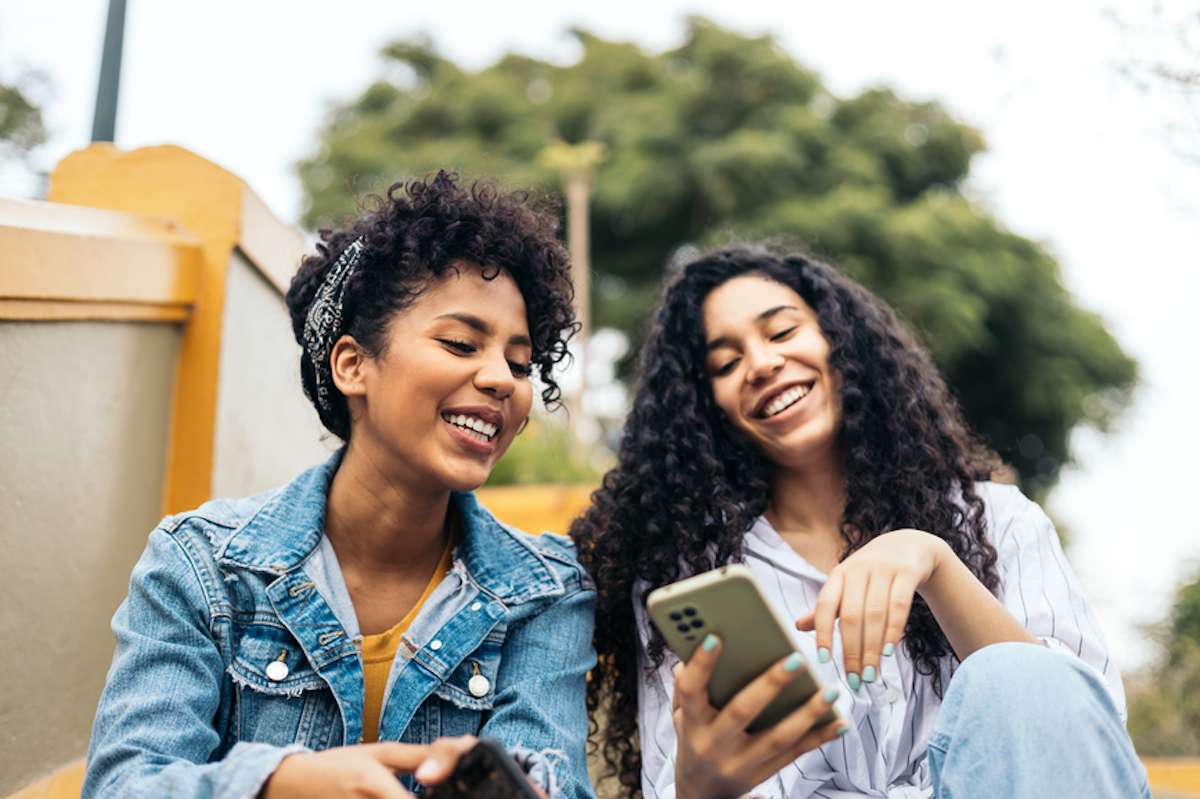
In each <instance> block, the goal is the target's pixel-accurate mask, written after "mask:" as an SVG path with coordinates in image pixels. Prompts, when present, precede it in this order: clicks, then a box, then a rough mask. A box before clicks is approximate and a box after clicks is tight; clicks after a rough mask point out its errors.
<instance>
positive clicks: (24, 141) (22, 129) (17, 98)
mask: <svg viewBox="0 0 1200 799" xmlns="http://www.w3.org/2000/svg"><path fill="white" fill-rule="evenodd" d="M45 141H46V126H45V123H44V122H43V121H42V111H41V109H40V108H38V106H37V104H36V103H34V101H33V100H32V99H31V98H30V97H29V95H28V93H27V92H26V91H23V90H22V88H21V87H20V86H18V85H16V84H12V83H0V154H3V155H4V156H6V157H10V158H18V159H23V158H25V157H26V156H27V155H28V154H29V152H30V151H31V150H33V149H34V148H36V147H38V146H39V145H41V144H43V143H45Z"/></svg>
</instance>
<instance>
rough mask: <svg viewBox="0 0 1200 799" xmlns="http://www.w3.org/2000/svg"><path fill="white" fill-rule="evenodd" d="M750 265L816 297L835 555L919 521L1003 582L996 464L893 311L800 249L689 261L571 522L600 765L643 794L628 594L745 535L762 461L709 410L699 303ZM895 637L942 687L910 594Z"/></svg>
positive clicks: (761, 499)
mask: <svg viewBox="0 0 1200 799" xmlns="http://www.w3.org/2000/svg"><path fill="white" fill-rule="evenodd" d="M746 274H754V275H760V276H762V277H765V278H767V279H769V280H774V281H777V282H779V283H781V284H783V285H785V286H788V287H790V288H792V289H793V290H795V291H796V292H797V293H798V294H799V295H800V296H801V297H802V298H803V299H804V301H805V302H807V303H808V305H809V306H811V307H812V309H813V310H814V311H815V312H816V314H817V318H818V320H819V324H820V328H821V332H822V333H823V334H824V336H825V338H826V339H827V340H828V342H829V345H830V354H829V364H830V368H831V369H833V370H835V371H836V372H837V373H838V374H839V375H840V376H841V381H842V389H841V392H842V395H841V403H842V418H841V422H840V427H839V430H838V434H837V435H838V449H839V452H840V457H841V459H842V466H843V470H844V473H845V477H846V507H845V512H844V515H843V517H842V522H841V531H842V535H843V537H844V539H845V549H844V552H843V555H842V557H843V559H844V558H845V557H846V556H848V555H849V554H850V553H852V552H854V551H855V550H857V549H859V548H860V547H862V546H863V545H864V544H866V543H867V542H868V541H870V540H871V539H872V538H874V537H876V536H878V535H880V534H882V533H885V532H888V531H889V530H894V529H897V528H903V527H915V528H919V529H922V530H927V531H929V532H931V533H933V534H934V535H937V536H939V537H941V538H943V539H944V540H945V541H946V542H947V543H948V544H949V545H950V546H951V548H952V549H953V550H954V552H955V553H956V554H957V555H958V557H959V558H961V559H962V561H963V562H964V563H965V564H966V565H967V567H968V568H969V569H970V570H971V572H972V573H973V574H974V575H975V576H976V577H977V578H979V580H980V581H981V582H982V583H983V584H984V585H985V586H987V587H988V588H989V589H990V590H992V591H993V592H995V590H996V588H997V586H998V585H999V577H998V575H997V572H996V552H995V549H994V548H993V547H992V546H991V545H990V544H989V543H988V542H987V540H986V538H985V537H984V515H983V502H982V500H981V499H980V498H979V497H978V496H977V494H976V493H975V490H974V487H973V486H974V483H975V481H977V480H982V479H987V478H988V477H989V475H990V473H991V472H992V470H993V469H994V468H995V467H996V466H997V464H998V461H997V459H996V458H995V456H994V454H993V453H991V452H990V451H989V450H987V449H986V448H985V447H983V446H982V445H981V444H979V443H978V442H977V441H976V440H975V438H974V437H973V435H972V434H971V433H970V432H969V430H968V428H967V425H966V423H965V421H964V420H963V417H962V414H961V413H960V411H959V409H958V407H957V405H956V404H955V402H954V400H953V399H952V398H951V396H950V393H949V391H948V390H947V388H946V385H945V383H944V381H943V380H942V378H941V376H940V375H939V374H938V372H937V369H936V368H935V367H934V365H933V363H932V361H931V360H930V358H929V356H928V354H927V353H926V352H925V350H924V349H923V348H922V347H921V346H920V345H919V344H917V343H916V341H915V340H914V338H913V337H912V336H911V335H909V333H908V332H907V331H906V330H905V329H904V327H903V326H902V325H901V323H900V322H899V321H898V320H897V318H896V316H895V314H894V313H893V312H892V310H891V309H890V308H889V307H888V306H887V305H886V304H885V303H884V302H883V301H881V300H880V299H878V298H877V297H875V296H874V295H873V294H871V293H870V292H869V291H867V290H866V289H865V288H863V287H862V286H860V285H858V284H857V283H855V282H854V281H852V280H850V279H849V278H848V277H846V276H845V275H843V274H842V273H840V272H839V271H837V270H836V269H834V268H833V267H832V266H829V265H827V264H824V263H821V262H820V261H817V260H814V259H812V258H809V257H806V256H804V255H796V254H788V255H776V254H773V253H771V252H769V251H768V250H766V249H759V248H749V247H735V248H726V249H722V250H718V251H716V252H713V253H711V254H709V255H706V256H703V257H701V258H699V259H698V260H696V261H694V262H692V263H690V264H688V265H687V266H685V267H684V268H683V270H682V272H681V274H679V275H678V276H677V278H676V279H675V280H674V281H673V282H671V283H670V285H669V286H668V287H667V289H666V290H665V293H664V296H663V299H662V303H661V306H660V307H659V310H658V312H657V315H656V317H655V319H654V323H653V326H652V328H651V330H650V333H649V336H648V338H647V341H646V343H645V345H644V348H643V350H642V353H641V361H640V367H639V378H638V383H637V388H636V391H635V395H634V400H633V410H632V412H631V413H630V415H629V417H628V419H627V421H626V423H625V429H624V432H623V434H622V438H621V445H620V450H619V453H618V462H617V466H616V467H615V468H613V469H612V470H611V471H610V472H609V473H608V474H607V475H605V477H604V481H603V484H602V485H601V488H600V489H599V490H598V491H596V493H595V494H594V495H593V496H592V505H591V507H590V508H589V509H588V511H587V512H586V513H585V514H584V515H583V516H581V517H580V518H578V519H577V520H576V521H575V522H574V524H572V526H571V536H572V538H574V540H575V543H576V546H577V547H578V550H579V558H580V561H581V562H582V563H583V564H584V566H585V567H586V568H587V569H588V571H589V572H590V573H591V574H592V576H593V577H594V578H595V580H596V584H597V590H598V594H599V596H598V600H597V608H596V633H595V643H596V649H597V653H598V655H599V663H598V665H597V667H596V668H595V670H594V671H593V672H592V679H591V682H590V683H589V685H588V709H589V711H590V712H591V716H592V719H593V722H592V723H593V730H592V732H593V734H595V733H596V732H600V733H601V735H600V749H601V753H602V754H603V757H604V760H605V761H606V763H607V765H608V767H609V769H610V772H615V774H616V776H617V777H618V778H619V780H620V783H621V785H622V790H623V791H624V792H625V793H627V795H629V796H634V797H636V796H639V795H640V794H641V784H640V771H641V752H640V750H639V748H638V745H637V744H636V743H635V741H636V733H637V686H638V676H639V675H638V637H637V631H636V627H635V622H634V603H635V602H638V603H644V602H645V599H646V595H647V594H648V593H649V592H650V591H651V590H652V589H654V588H656V587H658V586H662V585H666V584H667V583H670V582H673V581H675V580H677V579H680V578H683V577H686V576H689V575H692V574H696V573H699V572H702V571H707V570H709V569H712V568H716V567H717V566H718V565H720V564H724V563H730V562H737V561H740V560H742V545H743V541H744V536H745V534H746V532H747V531H748V530H749V529H750V527H751V526H752V525H753V523H754V521H755V520H756V519H757V518H758V517H759V516H761V515H762V514H763V513H764V512H765V511H766V510H767V507H768V503H769V501H770V485H771V484H770V477H771V469H772V466H771V464H770V463H769V462H768V461H767V459H766V458H765V457H764V456H763V455H762V454H761V453H760V452H759V451H758V450H757V449H755V448H754V447H753V446H752V445H751V444H750V443H749V442H748V441H746V440H745V439H744V438H743V437H742V436H741V435H740V434H739V433H738V432H737V431H736V430H735V429H734V427H733V425H732V424H731V423H730V421H729V420H728V418H727V417H726V416H725V414H724V413H722V412H721V410H720V409H719V408H718V407H717V405H716V402H715V401H714V399H713V394H712V390H711V387H710V384H709V376H708V372H707V370H706V367H705V355H706V353H705V336H704V330H703V317H702V305H703V303H704V300H705V298H706V297H707V296H708V294H709V293H710V292H711V291H712V290H713V289H715V288H716V287H717V286H720V285H721V284H723V283H724V282H725V281H727V280H729V279H731V278H733V277H737V276H739V275H746ZM638 588H641V590H640V592H639V595H637V596H635V595H634V594H635V591H636V590H637V589H638ZM652 633H653V636H654V637H653V639H652V641H651V645H650V647H649V652H648V654H649V656H650V662H651V665H652V667H657V666H659V665H661V663H662V661H663V657H664V651H663V647H664V642H663V640H662V637H661V636H660V635H659V634H658V632H657V630H654V631H652ZM904 645H905V646H906V647H907V649H908V652H909V654H910V655H911V656H912V658H913V660H914V662H915V664H916V667H917V669H918V670H919V671H920V672H921V673H922V674H925V675H928V676H930V677H931V678H932V680H933V684H934V688H935V690H937V691H938V692H939V693H940V691H941V669H940V668H939V661H942V659H943V658H945V657H946V656H947V655H950V656H953V652H952V650H951V649H950V646H949V643H948V642H947V640H946V636H945V635H944V634H943V632H942V630H941V629H940V628H939V627H938V625H937V622H936V621H935V619H934V618H933V615H932V613H931V612H930V610H929V608H928V606H927V605H926V604H925V603H924V601H922V600H921V598H920V597H917V598H915V600H914V603H913V607H912V612H911V615H910V617H909V619H908V624H907V626H906V628H905V634H904ZM601 718H602V719H603V720H604V729H603V730H598V728H597V727H598V724H599V721H598V720H599V719H601Z"/></svg>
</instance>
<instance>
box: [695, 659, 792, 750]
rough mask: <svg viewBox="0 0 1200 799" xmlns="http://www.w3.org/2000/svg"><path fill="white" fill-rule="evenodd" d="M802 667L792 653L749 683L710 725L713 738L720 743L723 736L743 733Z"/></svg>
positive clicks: (734, 735)
mask: <svg viewBox="0 0 1200 799" xmlns="http://www.w3.org/2000/svg"><path fill="white" fill-rule="evenodd" d="M803 667H804V658H803V657H801V656H800V653H799V652H793V653H792V654H790V655H788V656H787V657H786V658H784V659H782V660H780V661H778V662H776V663H775V665H773V666H771V668H769V669H767V670H766V671H764V672H763V673H762V674H760V675H758V676H757V677H755V678H754V679H753V680H751V681H750V683H749V684H748V685H746V687H745V688H743V689H742V690H740V691H738V692H737V693H736V694H735V695H734V697H733V699H730V700H729V703H728V704H727V705H725V707H724V708H722V709H721V711H720V712H719V713H718V714H717V718H716V721H715V722H713V737H714V738H716V739H717V740H722V739H723V738H724V737H725V736H733V737H736V736H737V735H740V734H742V733H744V732H745V730H746V727H748V726H749V725H750V722H752V721H754V719H756V718H757V717H758V714H759V713H761V712H762V711H763V708H765V707H766V706H767V705H769V704H771V701H772V700H773V699H775V697H776V696H778V695H779V692H780V691H782V690H783V689H784V688H785V687H787V685H788V684H789V683H791V682H792V680H794V679H795V678H796V675H797V673H799V671H800V669H801V668H803Z"/></svg>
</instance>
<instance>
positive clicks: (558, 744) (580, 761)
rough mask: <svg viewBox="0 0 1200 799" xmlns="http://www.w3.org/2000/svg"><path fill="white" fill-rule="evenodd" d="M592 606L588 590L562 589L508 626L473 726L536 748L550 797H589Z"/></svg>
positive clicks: (507, 742) (513, 744)
mask: <svg viewBox="0 0 1200 799" xmlns="http://www.w3.org/2000/svg"><path fill="white" fill-rule="evenodd" d="M595 607H596V592H595V591H592V590H590V589H576V590H574V591H571V590H570V589H568V593H567V595H566V596H564V597H562V598H560V599H558V600H557V601H556V602H555V603H554V604H553V605H550V606H549V607H547V608H545V609H543V610H541V611H540V612H538V613H537V614H536V615H533V616H531V617H530V618H528V619H524V620H522V621H519V622H517V623H516V624H514V625H513V627H512V628H511V629H510V630H509V633H508V637H507V639H506V640H505V642H504V645H503V649H502V650H501V654H500V668H499V671H498V672H497V674H496V700H495V704H494V705H493V707H492V712H491V713H490V714H489V715H488V718H487V720H486V721H485V722H484V724H483V728H482V730H481V731H480V735H486V736H489V737H492V738H495V739H497V740H499V741H500V742H502V743H503V744H505V745H506V746H509V747H515V748H518V749H520V750H523V751H527V752H534V753H540V754H541V758H540V759H541V760H542V762H543V763H544V764H545V766H546V768H547V770H550V771H551V774H552V776H551V775H541V776H544V777H546V778H544V779H542V780H541V782H542V783H543V787H544V788H545V789H546V790H547V792H548V793H551V794H552V795H551V799H558V798H559V797H562V799H593V796H594V794H593V791H592V784H591V780H590V779H589V778H588V773H587V732H588V720H587V706H586V701H585V694H586V691H587V673H588V671H589V670H590V669H591V668H592V667H593V666H594V665H595V663H596V654H595V650H594V649H593V648H592V625H593V617H594V613H595ZM533 776H534V777H538V776H540V775H538V774H537V773H536V772H535V774H534V775H533ZM552 783H553V784H552ZM552 789H553V790H552Z"/></svg>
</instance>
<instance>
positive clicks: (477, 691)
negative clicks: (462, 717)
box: [467, 674, 492, 699]
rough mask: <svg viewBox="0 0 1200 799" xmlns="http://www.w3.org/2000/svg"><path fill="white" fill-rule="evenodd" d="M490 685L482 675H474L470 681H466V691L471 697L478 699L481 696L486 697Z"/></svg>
mask: <svg viewBox="0 0 1200 799" xmlns="http://www.w3.org/2000/svg"><path fill="white" fill-rule="evenodd" d="M491 687H492V684H491V683H490V682H488V678H487V677H484V676H483V675H482V674H476V675H475V676H474V677H472V678H471V679H469V680H467V690H468V691H470V692H471V696H473V697H475V698H476V699H478V698H479V697H481V696H487V692H488V691H489V690H490V689H491Z"/></svg>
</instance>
